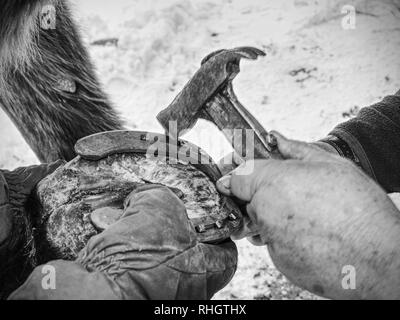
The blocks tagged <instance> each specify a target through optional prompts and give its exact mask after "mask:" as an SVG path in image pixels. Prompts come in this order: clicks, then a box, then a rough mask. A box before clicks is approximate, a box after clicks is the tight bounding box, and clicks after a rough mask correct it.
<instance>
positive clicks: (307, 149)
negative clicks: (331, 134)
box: [270, 131, 328, 161]
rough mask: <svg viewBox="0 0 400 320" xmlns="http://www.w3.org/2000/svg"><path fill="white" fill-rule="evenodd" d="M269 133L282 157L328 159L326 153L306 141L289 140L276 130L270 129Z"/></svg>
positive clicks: (309, 159) (313, 159) (311, 159)
mask: <svg viewBox="0 0 400 320" xmlns="http://www.w3.org/2000/svg"><path fill="white" fill-rule="evenodd" d="M270 135H272V136H273V137H275V138H276V142H277V145H278V150H279V152H280V154H281V155H282V156H283V158H284V159H287V160H289V159H292V160H305V161H307V160H308V161H316V160H328V159H327V153H326V152H323V151H322V150H321V149H319V148H318V147H315V146H313V145H311V144H309V143H307V142H303V141H297V140H290V139H287V138H286V137H285V136H283V135H282V134H280V133H279V132H277V131H271V133H270Z"/></svg>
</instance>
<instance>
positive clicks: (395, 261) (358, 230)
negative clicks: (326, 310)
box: [218, 133, 400, 299]
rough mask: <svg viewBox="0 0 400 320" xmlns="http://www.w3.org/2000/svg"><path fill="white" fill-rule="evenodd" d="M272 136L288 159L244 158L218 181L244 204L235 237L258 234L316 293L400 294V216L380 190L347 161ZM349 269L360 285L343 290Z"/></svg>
mask: <svg viewBox="0 0 400 320" xmlns="http://www.w3.org/2000/svg"><path fill="white" fill-rule="evenodd" d="M275 136H276V137H277V140H278V148H279V151H280V153H281V154H282V155H283V157H284V160H259V161H250V162H246V163H245V164H243V165H242V166H240V167H239V168H238V169H236V170H235V171H234V172H233V173H232V174H231V175H229V176H227V177H224V178H223V180H221V181H220V182H219V183H218V187H219V190H220V191H221V192H223V193H225V194H227V195H232V196H235V197H236V198H238V199H240V200H241V201H245V202H246V203H247V206H246V211H247V213H248V216H247V221H248V223H247V224H244V225H245V227H244V228H243V229H242V230H241V231H239V233H238V234H237V235H236V237H237V238H240V237H244V236H254V235H256V237H253V238H252V239H253V241H254V240H256V242H257V243H258V244H261V245H268V248H269V251H270V255H271V258H272V259H273V261H274V263H275V265H276V266H277V268H278V269H279V270H280V271H281V272H282V273H284V274H285V275H286V276H287V277H288V278H289V279H290V280H292V282H294V283H295V284H297V285H299V286H301V287H303V288H305V289H307V290H309V291H312V292H314V293H316V294H319V295H322V296H325V297H328V298H356V299H357V298H392V299H393V298H399V297H400V290H399V289H398V288H400V252H399V249H398V247H399V245H398V244H399V243H400V216H399V212H398V210H397V209H396V207H395V206H394V204H393V203H392V202H391V200H390V199H389V198H388V196H387V195H386V193H385V192H384V191H383V189H382V188H381V187H380V186H378V185H377V184H376V183H375V182H374V181H373V180H371V179H370V178H369V177H368V176H367V175H366V174H364V173H363V172H362V171H361V170H359V169H358V168H357V167H356V166H355V165H353V164H352V163H351V162H349V161H348V160H345V159H343V158H340V157H339V156H336V155H334V154H331V153H328V152H325V151H322V150H321V149H319V148H318V147H315V146H313V145H310V144H307V143H304V142H298V141H292V140H288V139H286V138H284V137H283V136H281V135H280V134H279V133H275ZM246 226H247V228H246ZM345 266H353V267H354V268H355V270H356V289H355V290H344V289H343V287H342V280H343V277H344V274H342V270H343V268H344V267H345Z"/></svg>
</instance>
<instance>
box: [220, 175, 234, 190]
mask: <svg viewBox="0 0 400 320" xmlns="http://www.w3.org/2000/svg"><path fill="white" fill-rule="evenodd" d="M218 183H219V185H220V186H222V187H223V188H224V189H226V190H230V188H231V176H225V177H223V178H221V179H219V180H218Z"/></svg>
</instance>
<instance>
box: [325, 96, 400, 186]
mask: <svg viewBox="0 0 400 320" xmlns="http://www.w3.org/2000/svg"><path fill="white" fill-rule="evenodd" d="M330 136H331V137H332V138H333V139H336V140H338V141H342V142H343V143H344V144H347V145H348V147H349V148H350V149H351V151H352V152H353V154H354V159H352V160H355V162H356V163H358V164H359V165H360V166H361V167H362V169H363V170H364V171H365V172H367V173H368V174H369V175H370V176H371V177H372V178H374V179H375V180H376V181H377V182H378V183H379V184H380V185H381V186H382V187H383V188H384V189H385V190H386V191H387V192H400V91H399V92H398V93H397V94H396V95H393V96H388V97H386V98H384V99H383V101H381V102H379V103H377V104H374V105H372V106H370V107H366V108H363V109H362V110H361V111H360V113H359V114H358V116H357V117H355V118H353V119H351V120H349V121H347V122H344V123H342V124H340V125H338V126H337V127H336V128H335V129H334V130H333V131H332V132H331V133H330ZM329 139H330V138H328V140H329ZM342 149H345V148H342Z"/></svg>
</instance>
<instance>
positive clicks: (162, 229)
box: [10, 185, 237, 300]
mask: <svg viewBox="0 0 400 320" xmlns="http://www.w3.org/2000/svg"><path fill="white" fill-rule="evenodd" d="M179 195H180V192H177V191H176V190H171V189H169V188H167V187H165V186H160V185H142V186H138V187H137V188H136V189H135V190H134V191H133V192H132V193H131V194H130V195H129V196H128V197H127V198H126V201H125V208H124V212H123V214H122V216H121V217H119V218H118V219H117V220H116V222H115V223H113V224H111V225H109V226H108V227H107V228H106V229H105V230H104V231H103V232H101V233H100V234H98V235H97V236H94V237H92V238H91V239H90V240H89V242H88V243H87V245H86V246H85V248H83V249H82V251H81V252H80V254H79V256H78V258H77V260H76V261H63V260H58V261H51V262H47V263H46V266H47V267H48V266H51V267H53V268H54V269H55V274H56V275H57V277H56V285H55V289H54V290H46V289H45V288H43V285H42V280H43V272H42V271H43V266H39V267H37V268H36V269H35V270H34V272H33V273H32V275H31V276H30V277H29V279H28V280H27V281H26V282H25V284H24V285H23V286H21V287H20V288H19V289H18V290H17V291H16V292H14V293H13V294H12V295H11V297H10V299H23V300H26V299H56V300H59V299H74V300H84V299H90V300H93V299H107V300H108V299H156V300H170V299H179V300H181V299H196V300H199V299H210V298H211V297H212V296H213V295H214V294H215V293H216V292H217V291H219V290H220V289H222V288H223V287H224V286H225V285H226V284H227V283H228V282H229V281H230V279H231V278H232V276H233V274H234V273H235V270H236V263H237V250H236V246H235V244H234V243H233V242H231V241H225V242H223V243H220V244H206V243H200V242H199V241H198V238H197V233H196V230H195V229H194V226H193V225H192V223H191V222H190V221H189V218H188V216H187V213H186V208H185V205H184V203H183V202H182V201H181V199H179ZM110 214H112V212H111V213H110Z"/></svg>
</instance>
